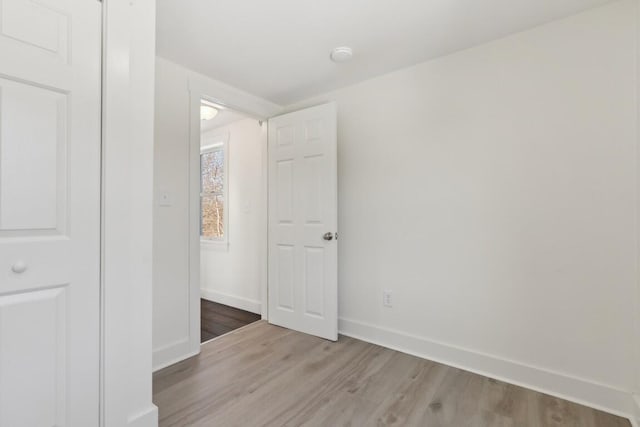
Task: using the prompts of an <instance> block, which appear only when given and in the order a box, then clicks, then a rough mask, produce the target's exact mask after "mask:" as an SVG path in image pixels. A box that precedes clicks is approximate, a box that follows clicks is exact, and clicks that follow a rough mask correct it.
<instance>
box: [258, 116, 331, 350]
mask: <svg viewBox="0 0 640 427" xmlns="http://www.w3.org/2000/svg"><path fill="white" fill-rule="evenodd" d="M336 144H337V139H336V109H335V104H325V105H321V106H318V107H313V108H308V109H305V110H301V111H296V112H293V113H289V114H286V115H283V116H279V117H275V118H273V119H271V120H269V295H268V297H269V298H268V299H269V322H271V323H273V324H276V325H280V326H284V327H287V328H290V329H295V330H298V331H301V332H305V333H309V334H312V335H317V336H320V337H323V338H327V339H330V340H336V339H337V337H338V332H337V319H338V297H337V283H338V277H337V256H338V246H337V242H336V239H335V237H334V238H332V239H331V240H325V238H324V236H325V234H326V233H331V234H332V236H335V234H336V232H337V204H338V200H337V154H336V148H337V145H336Z"/></svg>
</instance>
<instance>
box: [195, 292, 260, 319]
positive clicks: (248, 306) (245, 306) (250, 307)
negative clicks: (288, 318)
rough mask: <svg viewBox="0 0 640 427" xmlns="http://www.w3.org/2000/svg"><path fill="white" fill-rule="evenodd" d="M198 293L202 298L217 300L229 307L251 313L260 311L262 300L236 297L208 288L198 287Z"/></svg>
mask: <svg viewBox="0 0 640 427" xmlns="http://www.w3.org/2000/svg"><path fill="white" fill-rule="evenodd" d="M200 295H201V297H202V298H204V299H206V300H208V301H213V302H217V303H220V304H224V305H229V306H231V307H235V308H239V309H240V310H245V311H250V312H251V313H255V314H261V313H262V301H258V300H253V299H249V298H244V297H238V296H235V295H231V294H226V293H223V292H217V291H212V290H209V289H204V288H200Z"/></svg>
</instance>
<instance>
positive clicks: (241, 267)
mask: <svg viewBox="0 0 640 427" xmlns="http://www.w3.org/2000/svg"><path fill="white" fill-rule="evenodd" d="M264 126H265V127H266V124H265V125H264ZM217 135H228V136H229V139H228V149H227V155H228V157H229V158H228V161H229V163H228V164H229V170H228V181H229V184H228V185H229V200H228V204H227V207H228V210H227V211H226V212H225V214H226V215H228V221H229V222H228V227H229V229H228V230H227V236H228V239H229V244H228V247H227V248H226V249H224V248H220V247H219V246H216V245H210V244H207V243H203V244H202V246H201V254H200V287H201V291H202V296H203V297H204V298H207V299H209V300H212V301H216V302H220V303H222V304H227V305H231V306H233V307H237V308H241V309H243V310H248V311H252V312H254V313H260V312H261V305H262V302H261V296H260V285H261V283H262V280H263V277H262V268H263V264H264V259H263V258H264V245H265V240H264V238H263V236H262V235H263V233H264V230H265V224H266V221H267V219H266V210H265V209H264V206H263V204H264V194H263V193H264V192H263V179H264V177H263V175H262V174H263V170H262V167H263V164H262V162H263V159H262V153H263V145H264V144H266V140H264V139H263V130H262V126H261V125H260V124H259V122H258V121H257V120H254V119H244V120H240V121H236V122H234V123H231V124H230V125H228V126H223V127H219V128H216V129H212V130H209V131H206V132H203V133H202V141H203V145H204V141H206V139H207V137H212V136H217Z"/></svg>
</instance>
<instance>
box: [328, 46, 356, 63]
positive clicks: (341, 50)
mask: <svg viewBox="0 0 640 427" xmlns="http://www.w3.org/2000/svg"><path fill="white" fill-rule="evenodd" d="M351 58H353V49H351V48H350V47H349V46H341V47H337V48H335V49H333V50H332V51H331V60H332V61H333V62H336V63H341V62H347V61H349V60H350V59H351Z"/></svg>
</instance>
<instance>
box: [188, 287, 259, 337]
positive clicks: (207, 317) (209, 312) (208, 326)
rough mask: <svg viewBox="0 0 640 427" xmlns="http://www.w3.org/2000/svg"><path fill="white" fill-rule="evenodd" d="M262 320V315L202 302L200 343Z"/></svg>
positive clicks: (204, 300)
mask: <svg viewBox="0 0 640 427" xmlns="http://www.w3.org/2000/svg"><path fill="white" fill-rule="evenodd" d="M258 320H260V315H259V314H255V313H251V312H248V311H245V310H240V309H238V308H234V307H229V306H227V305H223V304H219V303H217V302H213V301H208V300H206V299H204V298H203V299H201V300H200V342H205V341H209V340H210V339H213V338H216V337H219V336H221V335H224V334H227V333H229V332H231V331H233V330H235V329H238V328H242V327H244V326H246V325H248V324H250V323H253V322H257V321H258Z"/></svg>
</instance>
